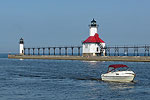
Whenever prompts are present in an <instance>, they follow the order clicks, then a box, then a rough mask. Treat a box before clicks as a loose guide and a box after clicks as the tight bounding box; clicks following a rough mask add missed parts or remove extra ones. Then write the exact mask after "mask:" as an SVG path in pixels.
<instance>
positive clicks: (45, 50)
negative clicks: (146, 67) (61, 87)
mask: <svg viewBox="0 0 150 100" xmlns="http://www.w3.org/2000/svg"><path fill="white" fill-rule="evenodd" d="M81 48H82V46H58V47H57V46H53V47H36V48H35V47H33V48H24V54H25V55H76V56H81V55H82V49H81ZM104 50H105V52H106V56H150V54H149V50H150V46H149V45H143V46H137V45H134V46H106V47H105V48H101V50H100V51H101V52H100V54H103V53H102V52H103V51H104ZM101 56H102V55H101Z"/></svg>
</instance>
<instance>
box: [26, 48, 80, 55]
mask: <svg viewBox="0 0 150 100" xmlns="http://www.w3.org/2000/svg"><path fill="white" fill-rule="evenodd" d="M81 48H82V46H59V47H57V46H54V47H37V48H24V54H25V55H78V56H81ZM70 51H71V52H70ZM75 52H76V53H75Z"/></svg>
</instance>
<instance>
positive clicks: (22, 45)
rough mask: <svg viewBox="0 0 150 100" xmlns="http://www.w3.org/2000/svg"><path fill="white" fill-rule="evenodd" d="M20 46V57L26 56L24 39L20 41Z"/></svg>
mask: <svg viewBox="0 0 150 100" xmlns="http://www.w3.org/2000/svg"><path fill="white" fill-rule="evenodd" d="M19 44H20V55H24V41H23V38H21V39H20V41H19Z"/></svg>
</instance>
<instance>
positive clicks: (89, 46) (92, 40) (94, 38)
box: [82, 19, 105, 56]
mask: <svg viewBox="0 0 150 100" xmlns="http://www.w3.org/2000/svg"><path fill="white" fill-rule="evenodd" d="M89 28H90V36H89V37H88V38H87V39H86V40H85V41H84V42H83V43H82V44H83V53H82V54H83V56H100V55H103V56H105V42H104V41H103V40H102V39H100V38H99V35H98V34H97V30H98V25H97V24H96V21H95V20H94V19H93V20H92V21H91V24H90V25H89Z"/></svg>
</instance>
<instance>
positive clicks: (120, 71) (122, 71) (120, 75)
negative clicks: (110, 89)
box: [101, 64, 135, 82]
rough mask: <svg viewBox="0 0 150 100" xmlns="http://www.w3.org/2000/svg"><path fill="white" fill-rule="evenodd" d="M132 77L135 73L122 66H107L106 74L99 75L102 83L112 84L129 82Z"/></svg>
mask: <svg viewBox="0 0 150 100" xmlns="http://www.w3.org/2000/svg"><path fill="white" fill-rule="evenodd" d="M134 77H135V73H134V72H133V71H130V70H129V68H128V66H127V65H123V64H115V65H109V66H108V71H107V73H106V74H102V75H101V78H102V80H103V81H113V82H131V81H133V80H134Z"/></svg>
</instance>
